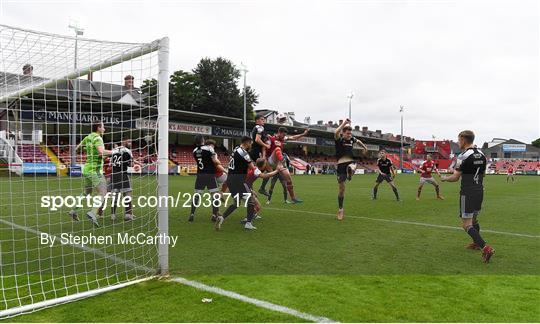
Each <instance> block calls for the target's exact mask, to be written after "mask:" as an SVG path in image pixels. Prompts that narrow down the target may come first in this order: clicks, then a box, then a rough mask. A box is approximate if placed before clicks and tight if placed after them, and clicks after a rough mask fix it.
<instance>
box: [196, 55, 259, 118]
mask: <svg viewBox="0 0 540 324" xmlns="http://www.w3.org/2000/svg"><path fill="white" fill-rule="evenodd" d="M193 73H194V74H195V75H197V76H198V79H199V82H200V83H199V85H200V88H199V90H200V91H199V100H200V101H199V102H198V105H197V106H196V111H198V112H202V113H207V114H214V115H222V116H230V117H239V118H240V117H242V116H243V114H244V99H243V94H242V92H241V91H240V89H239V88H238V80H239V79H240V77H241V73H240V70H238V69H237V68H236V66H235V65H234V64H233V63H232V62H231V61H229V60H227V59H224V58H222V57H218V58H216V59H210V58H203V59H201V61H200V62H199V64H197V66H196V67H195V69H193ZM246 94H247V96H246V98H247V105H246V106H247V107H246V108H247V116H248V118H249V119H252V118H253V107H254V106H255V105H256V104H257V103H258V95H257V93H256V92H255V91H254V90H253V89H251V88H249V89H247V91H246Z"/></svg>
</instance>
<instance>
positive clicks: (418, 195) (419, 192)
mask: <svg viewBox="0 0 540 324" xmlns="http://www.w3.org/2000/svg"><path fill="white" fill-rule="evenodd" d="M421 193H422V189H418V194H417V195H416V197H418V198H420V194H421Z"/></svg>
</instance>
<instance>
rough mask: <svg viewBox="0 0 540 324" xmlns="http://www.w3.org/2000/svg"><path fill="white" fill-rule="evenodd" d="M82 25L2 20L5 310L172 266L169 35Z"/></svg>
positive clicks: (0, 309)
mask: <svg viewBox="0 0 540 324" xmlns="http://www.w3.org/2000/svg"><path fill="white" fill-rule="evenodd" d="M75 31H76V34H77V36H73V37H68V36H61V35H54V34H49V33H43V32H36V31H30V30H25V29H20V28H14V27H9V26H3V25H0V295H1V297H0V318H5V317H9V316H13V315H16V314H20V313H24V312H30V311H33V310H36V309H38V308H42V307H48V306H52V305H55V304H58V303H63V302H68V301H71V300H76V299H80V298H84V297H87V296H92V295H95V294H97V293H100V292H104V291H108V290H112V289H116V288H119V287H123V286H126V285H129V284H133V283H137V282H140V281H142V280H147V279H148V278H152V277H153V276H155V275H158V274H160V273H161V274H163V273H166V272H167V270H168V265H167V241H166V240H164V239H161V238H163V237H165V234H167V208H166V206H160V205H158V204H157V200H156V199H152V197H154V198H156V197H160V196H167V193H168V192H167V174H168V126H167V125H168V112H167V111H168V77H169V76H168V39H167V38H163V39H161V40H157V41H154V42H151V43H122V42H109V41H100V40H91V39H85V38H83V37H82V31H81V30H80V29H77V28H75ZM162 85H163V86H162ZM100 123H102V125H101V126H100V125H99V124H100ZM87 136H88V137H87ZM85 138H87V139H86V140H84V141H83V139H85ZM100 140H102V141H103V144H102V145H100V144H99V142H100ZM81 142H82V143H81ZM78 145H79V146H80V147H79V148H77V146H78ZM100 146H101V147H103V148H104V149H105V151H102V152H100V148H99V147H100ZM108 151H111V152H108ZM96 152H97V154H96ZM119 152H121V154H116V155H113V156H112V157H109V156H108V155H109V154H110V153H119ZM124 153H127V154H131V156H132V158H131V159H130V158H128V156H126V155H125V154H124ZM101 161H103V167H101ZM115 165H116V166H117V167H116V168H115ZM115 173H116V174H115ZM115 179H116V180H115ZM118 179H123V180H121V182H122V185H121V186H120V187H119V186H118V183H119V182H118ZM125 179H128V180H127V181H126V180H125ZM103 188H105V189H103ZM104 190H105V191H107V192H109V194H108V195H107V194H106V195H105V196H103V194H104V192H105V191H104ZM112 193H115V195H112ZM126 196H130V197H131V201H132V204H131V206H130V205H129V204H128V201H129V198H128V199H125V197H126ZM87 197H90V199H88V198H87ZM95 197H98V198H99V197H102V199H101V200H96V199H94V198H95ZM114 197H117V198H114ZM141 197H142V198H145V199H141ZM122 198H124V200H122ZM100 202H101V203H100ZM114 202H115V203H116V204H115V205H116V206H117V207H116V210H113V209H112V207H111V205H112V204H113V203H114ZM130 207H131V208H130ZM113 211H114V215H115V216H116V217H115V218H114V219H113ZM92 215H95V216H96V217H95V218H93V219H92V217H91V216H92Z"/></svg>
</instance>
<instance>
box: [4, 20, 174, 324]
mask: <svg viewBox="0 0 540 324" xmlns="http://www.w3.org/2000/svg"><path fill="white" fill-rule="evenodd" d="M3 26H5V25H3ZM6 27H7V26H6ZM10 28H13V27H10ZM15 29H19V30H24V29H21V28H15ZM25 31H27V30H25ZM133 45H134V46H135V45H141V44H133ZM155 51H157V52H158V54H157V56H158V69H159V72H158V92H157V98H158V102H157V106H158V120H157V125H158V130H157V131H158V136H157V140H158V152H157V153H158V154H157V164H158V165H157V178H158V179H157V184H158V187H157V194H158V195H159V196H160V197H167V196H168V192H169V189H168V175H169V153H168V152H169V76H170V74H169V38H168V37H164V38H161V39H158V40H155V41H153V42H151V43H147V44H142V46H141V47H139V48H136V49H132V50H129V51H124V52H123V53H121V54H119V55H117V56H114V57H112V58H109V59H106V60H104V61H102V62H100V63H97V64H93V65H92V66H89V67H85V68H83V69H77V70H75V71H74V72H73V73H70V74H68V75H65V76H63V77H60V78H53V79H48V80H45V81H42V82H39V83H36V84H34V85H31V86H28V87H25V88H23V89H19V90H16V91H13V92H11V93H8V94H6V95H4V96H0V102H8V101H9V100H10V99H17V98H20V97H21V96H24V95H27V94H29V93H32V91H33V89H36V88H40V89H42V88H45V87H51V86H54V85H55V84H57V83H58V82H60V81H65V82H67V80H71V79H77V78H79V77H80V76H83V75H86V74H88V73H90V72H95V71H99V70H103V69H106V68H108V67H111V66H114V65H117V64H120V63H122V62H125V61H127V60H131V59H135V58H138V57H141V56H143V55H146V54H149V53H152V52H155ZM157 232H158V234H161V235H168V234H169V233H168V232H169V213H168V206H158V208H157ZM159 241H160V242H159V244H158V246H157V252H158V268H157V269H156V273H155V274H154V275H153V276H149V277H146V278H140V279H136V280H132V281H127V282H122V283H117V284H113V285H111V286H107V287H101V288H96V289H91V290H88V291H85V292H80V293H76V294H72V295H67V296H63V297H59V298H54V299H49V300H44V301H40V302H37V303H34V304H28V305H23V306H18V307H13V308H9V309H6V310H2V311H0V320H2V319H6V318H8V317H12V316H16V315H20V314H23V313H28V312H32V311H36V310H39V309H43V308H48V307H52V306H55V305H59V304H64V303H69V302H73V301H77V300H80V299H83V298H87V297H92V296H95V295H98V294H102V293H105V292H108V291H112V290H116V289H120V288H124V287H127V286H130V285H134V284H138V283H140V282H143V281H147V280H150V279H154V278H156V277H162V276H167V275H168V274H169V246H168V244H167V243H165V242H166V240H159Z"/></svg>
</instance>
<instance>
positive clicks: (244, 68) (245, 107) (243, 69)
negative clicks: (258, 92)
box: [240, 62, 248, 135]
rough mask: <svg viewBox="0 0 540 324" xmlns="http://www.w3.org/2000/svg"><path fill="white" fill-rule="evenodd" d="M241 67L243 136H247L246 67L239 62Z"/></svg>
mask: <svg viewBox="0 0 540 324" xmlns="http://www.w3.org/2000/svg"><path fill="white" fill-rule="evenodd" d="M240 65H241V66H242V72H244V135H247V129H246V120H247V119H246V115H247V94H246V74H247V73H248V70H247V67H246V66H245V65H244V63H242V62H240Z"/></svg>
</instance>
